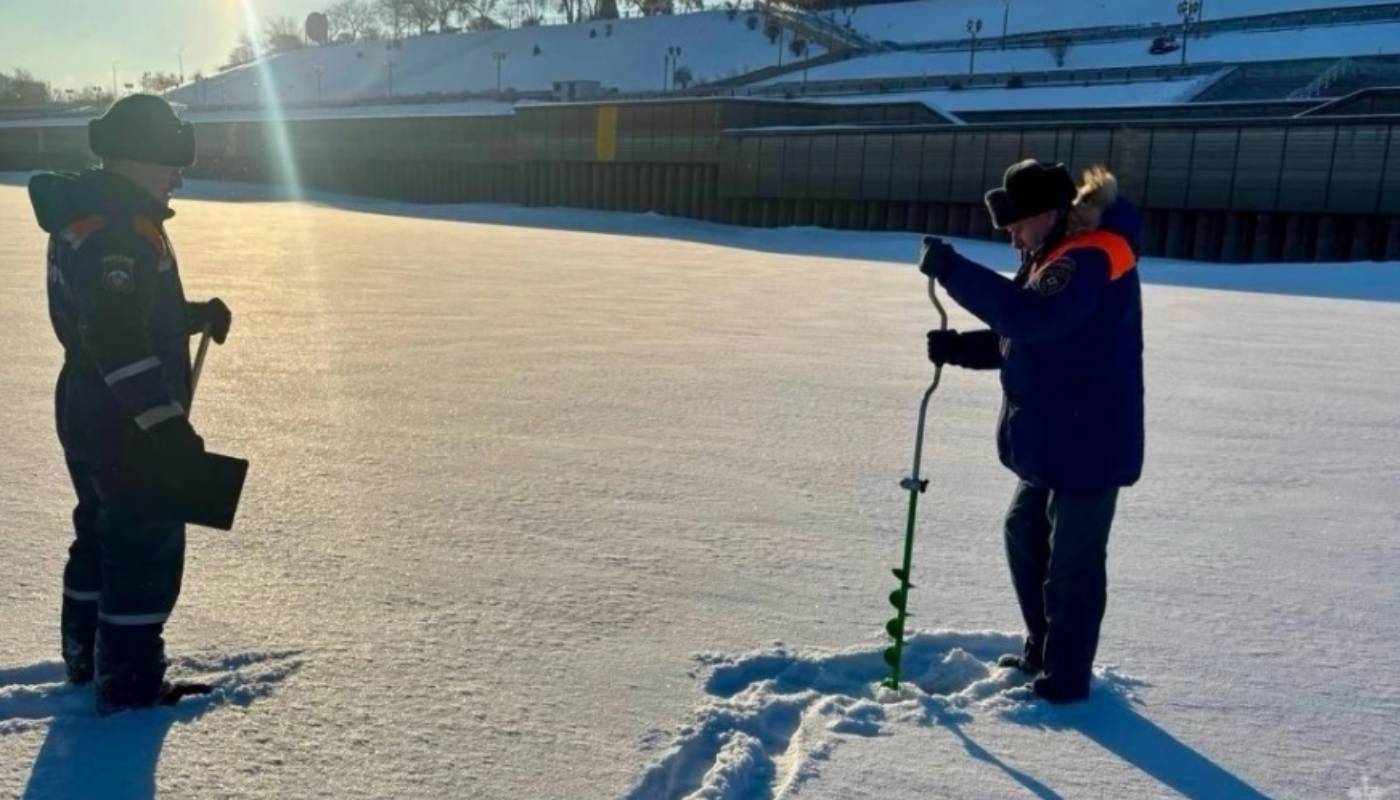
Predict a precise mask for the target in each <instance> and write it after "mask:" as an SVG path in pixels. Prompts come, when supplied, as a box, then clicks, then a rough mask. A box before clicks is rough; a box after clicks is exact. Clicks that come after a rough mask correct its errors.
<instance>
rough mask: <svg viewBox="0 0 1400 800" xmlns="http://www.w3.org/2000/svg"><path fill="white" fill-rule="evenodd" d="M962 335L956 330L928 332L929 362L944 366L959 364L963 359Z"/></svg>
mask: <svg viewBox="0 0 1400 800" xmlns="http://www.w3.org/2000/svg"><path fill="white" fill-rule="evenodd" d="M962 350H963V348H962V334H961V333H958V332H957V331H955V330H946V331H941V330H934V331H929V332H928V360H929V361H932V362H933V363H935V364H937V365H938V366H940V367H941V366H943V365H944V364H953V365H955V366H956V365H957V363H958V362H959V361H960V360H961V358H962Z"/></svg>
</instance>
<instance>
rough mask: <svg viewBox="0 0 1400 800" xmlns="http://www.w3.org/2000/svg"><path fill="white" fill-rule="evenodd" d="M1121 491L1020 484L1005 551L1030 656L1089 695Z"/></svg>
mask: <svg viewBox="0 0 1400 800" xmlns="http://www.w3.org/2000/svg"><path fill="white" fill-rule="evenodd" d="M1117 501H1118V490H1117V489H1116V488H1115V489H1104V490H1100V491H1061V490H1054V489H1045V488H1041V487H1037V486H1032V485H1031V484H1029V483H1026V482H1024V481H1022V482H1021V484H1020V485H1018V486H1017V487H1016V493H1015V495H1014V496H1013V497H1012V499H1011V508H1010V510H1009V511H1008V512H1007V515H1006V556H1007V561H1008V562H1009V563H1010V565H1011V582H1012V585H1013V586H1014V587H1015V589H1016V599H1017V600H1018V601H1019V602H1020V605H1021V616H1022V618H1023V619H1025V622H1026V649H1025V658H1026V660H1027V662H1028V663H1030V664H1032V665H1035V664H1038V665H1040V666H1041V673H1042V675H1043V676H1044V677H1045V679H1046V680H1047V681H1050V682H1052V683H1053V684H1054V685H1055V687H1056V688H1057V689H1063V690H1064V691H1065V692H1066V693H1068V694H1081V693H1085V694H1087V693H1088V690H1089V682H1090V679H1091V677H1092V668H1093V664H1094V652H1095V651H1096V650H1097V649H1098V644H1099V624H1100V623H1101V622H1102V621H1103V614H1104V606H1105V605H1106V603H1107V601H1108V572H1107V566H1108V533H1109V529H1110V528H1111V527H1112V525H1113V512H1114V509H1115V507H1116V504H1117Z"/></svg>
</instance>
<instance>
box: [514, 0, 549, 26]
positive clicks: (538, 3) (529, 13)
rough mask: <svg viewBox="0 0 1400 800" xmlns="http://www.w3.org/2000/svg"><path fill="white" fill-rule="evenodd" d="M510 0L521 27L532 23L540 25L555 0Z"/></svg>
mask: <svg viewBox="0 0 1400 800" xmlns="http://www.w3.org/2000/svg"><path fill="white" fill-rule="evenodd" d="M508 2H509V3H510V7H511V9H512V10H513V11H514V13H515V14H516V15H517V16H518V18H519V24H520V26H521V27H526V26H528V25H531V24H536V25H538V24H539V23H540V22H541V21H543V20H544V16H545V14H548V13H549V10H550V8H552V7H553V5H554V3H553V0H508Z"/></svg>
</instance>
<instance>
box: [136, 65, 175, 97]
mask: <svg viewBox="0 0 1400 800" xmlns="http://www.w3.org/2000/svg"><path fill="white" fill-rule="evenodd" d="M179 85H180V78H179V76H177V75H176V74H175V73H173V72H161V71H159V70H157V71H155V72H143V73H141V91H143V92H150V93H151V94H160V93H161V92H163V91H165V90H166V89H173V88H175V87H176V86H179Z"/></svg>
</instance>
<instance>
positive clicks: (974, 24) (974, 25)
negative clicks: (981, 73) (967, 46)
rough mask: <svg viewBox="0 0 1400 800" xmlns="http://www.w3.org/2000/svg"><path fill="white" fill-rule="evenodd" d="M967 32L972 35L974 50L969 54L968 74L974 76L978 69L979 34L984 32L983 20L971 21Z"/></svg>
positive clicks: (968, 23)
mask: <svg viewBox="0 0 1400 800" xmlns="http://www.w3.org/2000/svg"><path fill="white" fill-rule="evenodd" d="M967 32H968V33H970V34H972V50H971V51H970V52H969V53H968V58H967V74H968V75H972V74H974V72H975V71H976V67H977V34H979V33H981V32H982V20H980V19H970V20H968V21H967Z"/></svg>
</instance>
